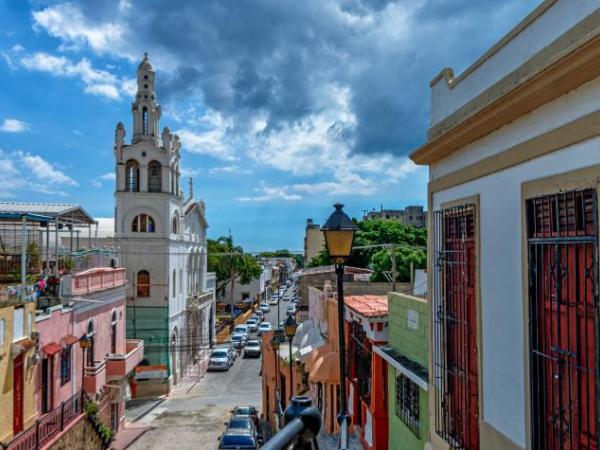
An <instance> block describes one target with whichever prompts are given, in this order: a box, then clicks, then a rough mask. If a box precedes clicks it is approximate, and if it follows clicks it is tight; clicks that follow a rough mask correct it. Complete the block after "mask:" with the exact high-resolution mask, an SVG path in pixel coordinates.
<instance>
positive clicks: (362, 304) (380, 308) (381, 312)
mask: <svg viewBox="0 0 600 450" xmlns="http://www.w3.org/2000/svg"><path fill="white" fill-rule="evenodd" d="M345 303H346V306H347V307H348V308H350V309H351V310H353V311H354V312H356V313H357V314H360V315H361V316H363V317H383V316H387V313H388V298H387V296H385V295H349V296H348V297H346V298H345Z"/></svg>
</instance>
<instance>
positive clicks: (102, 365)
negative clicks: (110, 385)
mask: <svg viewBox="0 0 600 450" xmlns="http://www.w3.org/2000/svg"><path fill="white" fill-rule="evenodd" d="M105 384H106V360H104V361H95V363H94V365H93V366H87V367H86V368H85V370H84V380H83V386H84V388H85V392H86V393H87V394H88V395H89V396H90V397H91V396H93V395H94V394H95V393H96V392H100V390H101V389H102V387H103V386H104V385H105Z"/></svg>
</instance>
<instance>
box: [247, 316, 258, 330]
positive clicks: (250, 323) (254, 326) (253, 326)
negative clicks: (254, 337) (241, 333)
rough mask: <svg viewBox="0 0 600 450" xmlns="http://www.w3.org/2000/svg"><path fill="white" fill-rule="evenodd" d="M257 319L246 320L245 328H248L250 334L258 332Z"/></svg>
mask: <svg viewBox="0 0 600 450" xmlns="http://www.w3.org/2000/svg"><path fill="white" fill-rule="evenodd" d="M258 323H259V321H258V318H257V319H248V320H247V321H246V326H247V327H248V330H250V332H252V333H253V332H255V331H257V330H258Z"/></svg>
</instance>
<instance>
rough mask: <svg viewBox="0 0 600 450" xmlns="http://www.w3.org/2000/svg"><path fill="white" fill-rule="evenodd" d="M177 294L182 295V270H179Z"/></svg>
mask: <svg viewBox="0 0 600 450" xmlns="http://www.w3.org/2000/svg"><path fill="white" fill-rule="evenodd" d="M179 293H180V294H183V269H179Z"/></svg>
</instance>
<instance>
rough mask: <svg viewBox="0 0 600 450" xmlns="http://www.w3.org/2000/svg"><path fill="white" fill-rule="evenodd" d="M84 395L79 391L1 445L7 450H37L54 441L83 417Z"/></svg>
mask: <svg viewBox="0 0 600 450" xmlns="http://www.w3.org/2000/svg"><path fill="white" fill-rule="evenodd" d="M82 400H83V395H82V392H81V391H79V392H78V393H76V394H75V395H73V396H72V397H71V398H70V399H68V400H66V401H64V402H62V403H61V404H60V406H58V407H57V408H54V409H53V410H52V411H50V412H49V413H47V414H45V415H44V416H42V417H40V418H39V419H38V420H36V422H35V424H34V425H33V426H31V427H29V428H28V429H26V430H25V431H22V432H21V433H19V434H18V435H17V436H15V437H14V439H13V440H12V441H10V442H9V443H7V444H1V447H2V448H4V449H5V450H37V449H40V448H42V447H43V446H44V445H45V444H47V443H48V442H50V441H51V440H52V439H54V438H55V437H56V436H58V434H59V433H60V432H62V431H63V430H64V429H65V428H66V427H67V425H69V424H70V423H71V422H73V420H75V419H76V418H77V417H79V416H80V415H81V413H82V412H83V408H82Z"/></svg>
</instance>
